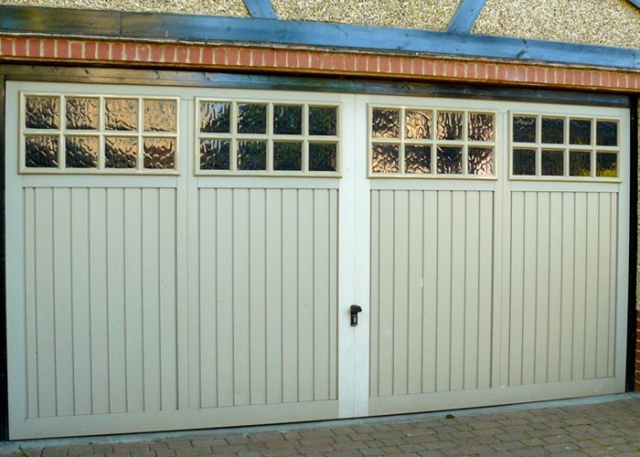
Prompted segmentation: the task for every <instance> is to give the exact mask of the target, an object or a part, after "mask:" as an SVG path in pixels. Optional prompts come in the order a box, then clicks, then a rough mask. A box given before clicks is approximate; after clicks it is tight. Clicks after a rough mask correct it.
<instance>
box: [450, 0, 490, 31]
mask: <svg viewBox="0 0 640 457" xmlns="http://www.w3.org/2000/svg"><path fill="white" fill-rule="evenodd" d="M486 3H487V0H462V1H461V2H460V5H459V6H458V9H457V10H456V13H455V14H454V15H453V17H452V18H451V21H450V22H449V26H448V27H447V32H449V33H471V29H472V28H473V24H475V23H476V20H477V19H478V16H480V12H481V11H482V8H484V5H485V4H486Z"/></svg>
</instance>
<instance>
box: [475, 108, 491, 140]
mask: <svg viewBox="0 0 640 457" xmlns="http://www.w3.org/2000/svg"><path fill="white" fill-rule="evenodd" d="M494 130H495V128H494V125H493V114H488V113H469V141H493V132H494Z"/></svg>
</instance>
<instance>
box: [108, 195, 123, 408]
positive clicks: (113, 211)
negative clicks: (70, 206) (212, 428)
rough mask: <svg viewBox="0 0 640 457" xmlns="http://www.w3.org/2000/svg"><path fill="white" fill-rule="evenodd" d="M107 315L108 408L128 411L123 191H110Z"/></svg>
mask: <svg viewBox="0 0 640 457" xmlns="http://www.w3.org/2000/svg"><path fill="white" fill-rule="evenodd" d="M106 243H107V297H108V298H107V314H108V316H109V317H108V328H109V409H110V411H111V412H113V413H123V412H125V411H126V410H127V382H126V381H127V379H126V363H125V361H126V356H127V353H126V348H125V312H124V268H123V265H124V190H123V189H108V190H107V238H106Z"/></svg>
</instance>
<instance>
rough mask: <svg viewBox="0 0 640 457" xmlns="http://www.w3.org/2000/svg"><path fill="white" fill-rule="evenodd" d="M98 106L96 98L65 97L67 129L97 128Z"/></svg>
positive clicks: (98, 102)
mask: <svg viewBox="0 0 640 457" xmlns="http://www.w3.org/2000/svg"><path fill="white" fill-rule="evenodd" d="M99 107H100V101H99V100H98V99H97V98H85V97H67V101H66V110H67V113H66V117H67V129H69V130H97V129H98V120H99V113H100V110H99Z"/></svg>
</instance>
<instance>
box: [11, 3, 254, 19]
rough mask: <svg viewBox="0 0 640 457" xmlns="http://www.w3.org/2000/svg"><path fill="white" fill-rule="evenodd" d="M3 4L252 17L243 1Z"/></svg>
mask: <svg viewBox="0 0 640 457" xmlns="http://www.w3.org/2000/svg"><path fill="white" fill-rule="evenodd" d="M0 5H22V6H46V7H51V8H54V7H55V8H74V9H85V10H108V11H127V12H155V13H177V14H198V15H206V16H233V17H248V16H249V13H248V12H247V8H246V7H245V6H244V3H243V1H242V0H0Z"/></svg>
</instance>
